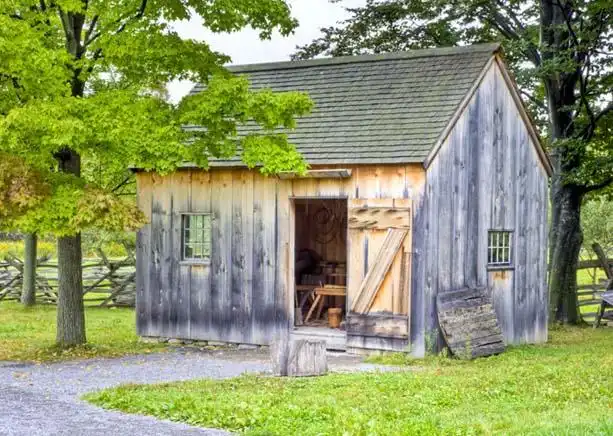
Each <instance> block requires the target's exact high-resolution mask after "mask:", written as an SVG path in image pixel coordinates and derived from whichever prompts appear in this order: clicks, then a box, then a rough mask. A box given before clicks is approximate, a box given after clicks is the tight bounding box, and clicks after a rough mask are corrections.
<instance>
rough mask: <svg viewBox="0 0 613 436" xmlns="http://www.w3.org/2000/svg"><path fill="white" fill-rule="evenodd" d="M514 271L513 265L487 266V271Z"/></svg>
mask: <svg viewBox="0 0 613 436" xmlns="http://www.w3.org/2000/svg"><path fill="white" fill-rule="evenodd" d="M514 269H515V266H514V265H488V266H487V270H488V271H512V270H514Z"/></svg>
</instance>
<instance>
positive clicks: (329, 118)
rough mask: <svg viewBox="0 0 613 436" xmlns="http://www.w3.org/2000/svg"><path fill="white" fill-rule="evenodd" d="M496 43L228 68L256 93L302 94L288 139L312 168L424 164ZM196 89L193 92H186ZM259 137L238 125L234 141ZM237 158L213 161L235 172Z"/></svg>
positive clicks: (214, 163)
mask: <svg viewBox="0 0 613 436" xmlns="http://www.w3.org/2000/svg"><path fill="white" fill-rule="evenodd" d="M498 48H499V44H482V45H473V46H467V47H450V48H439V49H427V50H414V51H410V52H404V53H392V54H386V55H365V56H348V57H338V58H328V59H314V60H308V61H298V62H280V63H268V64H254V65H241V66H233V67H230V68H229V69H230V71H232V72H234V73H236V74H245V75H247V76H248V77H249V79H250V81H251V87H252V89H254V90H257V89H262V88H270V89H272V90H273V91H305V92H307V93H308V94H309V96H310V97H311V99H312V100H313V101H314V104H315V105H314V108H313V111H312V112H311V113H310V114H309V115H308V116H305V117H302V118H299V119H298V121H297V127H296V129H295V130H293V131H289V132H288V139H289V141H290V142H291V143H293V144H295V145H296V148H297V149H298V151H299V152H301V153H302V155H303V156H304V157H305V159H306V161H307V162H309V163H311V164H372V163H411V162H423V161H424V160H425V159H426V157H427V156H428V153H429V152H430V150H431V149H432V148H433V147H434V145H435V142H436V141H437V139H438V138H439V136H440V135H441V133H442V132H443V130H444V129H445V127H446V126H447V124H448V123H449V122H450V120H451V118H452V116H453V114H454V112H455V111H456V109H457V108H458V106H459V104H460V102H461V101H462V99H463V98H464V96H466V94H467V93H468V91H469V90H470V89H471V87H472V86H473V84H474V83H475V81H476V80H477V78H478V76H479V73H480V72H481V71H482V70H483V68H484V67H485V65H486V63H487V62H488V60H489V59H490V58H491V57H492V55H493V54H494V53H495V52H496V51H497V50H498ZM201 90H202V87H201V86H196V87H194V89H193V90H192V93H197V92H200V91H201ZM255 131H257V126H255V125H248V126H242V127H240V129H239V135H240V134H247V133H251V132H255ZM238 163H239V159H238V158H237V159H236V160H227V161H219V160H216V161H215V162H211V165H213V166H215V165H224V164H226V165H232V164H234V165H236V164H238Z"/></svg>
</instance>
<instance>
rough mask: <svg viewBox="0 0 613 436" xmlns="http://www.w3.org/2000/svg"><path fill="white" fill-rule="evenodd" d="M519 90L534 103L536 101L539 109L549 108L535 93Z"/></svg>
mask: <svg viewBox="0 0 613 436" xmlns="http://www.w3.org/2000/svg"><path fill="white" fill-rule="evenodd" d="M519 92H520V93H521V94H522V95H524V96H525V97H526V98H527V99H528V100H530V101H531V102H532V103H534V104H535V105H536V106H537V107H538V108H539V109H542V110H544V111H546V110H547V105H546V104H545V103H543V102H542V101H541V100H539V99H538V98H536V97H534V96H533V95H531V94H529V93H528V92H527V91H525V90H523V89H520V90H519Z"/></svg>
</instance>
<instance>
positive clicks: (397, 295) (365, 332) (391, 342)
mask: <svg viewBox="0 0 613 436" xmlns="http://www.w3.org/2000/svg"><path fill="white" fill-rule="evenodd" d="M347 224H348V232H349V235H348V242H349V244H348V250H349V252H348V255H349V270H348V289H347V347H348V348H371V349H383V350H396V351H402V350H403V349H404V348H406V343H407V340H408V337H409V313H410V312H409V307H410V295H411V294H410V272H411V202H410V200H407V199H391V198H389V199H355V200H348V219H347Z"/></svg>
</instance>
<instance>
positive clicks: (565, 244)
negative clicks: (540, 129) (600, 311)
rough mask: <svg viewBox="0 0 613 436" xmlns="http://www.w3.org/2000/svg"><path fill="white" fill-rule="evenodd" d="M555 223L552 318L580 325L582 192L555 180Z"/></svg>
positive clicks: (551, 240)
mask: <svg viewBox="0 0 613 436" xmlns="http://www.w3.org/2000/svg"><path fill="white" fill-rule="evenodd" d="M551 197H552V215H551V216H552V222H551V234H550V244H551V247H550V248H551V250H550V260H549V319H550V320H551V321H555V322H559V323H564V324H577V323H578V322H579V320H580V317H579V311H578V308H577V266H578V262H579V251H580V250H581V244H582V243H583V232H582V231H581V199H582V197H583V195H582V193H581V191H579V190H578V189H577V188H576V187H573V186H568V185H561V184H557V183H555V182H554V183H552V193H551Z"/></svg>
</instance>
